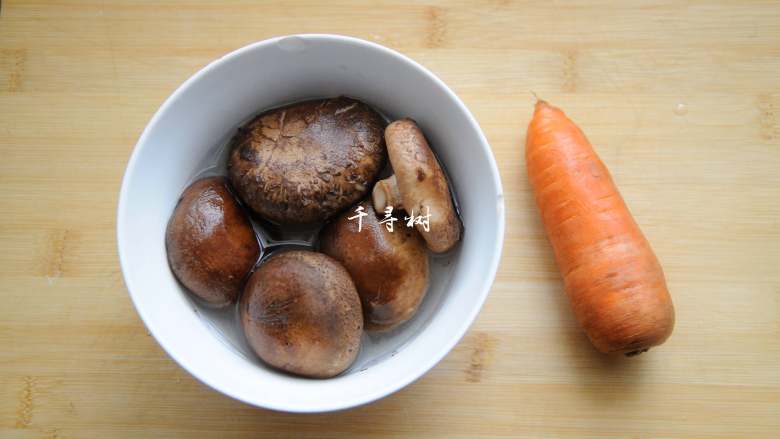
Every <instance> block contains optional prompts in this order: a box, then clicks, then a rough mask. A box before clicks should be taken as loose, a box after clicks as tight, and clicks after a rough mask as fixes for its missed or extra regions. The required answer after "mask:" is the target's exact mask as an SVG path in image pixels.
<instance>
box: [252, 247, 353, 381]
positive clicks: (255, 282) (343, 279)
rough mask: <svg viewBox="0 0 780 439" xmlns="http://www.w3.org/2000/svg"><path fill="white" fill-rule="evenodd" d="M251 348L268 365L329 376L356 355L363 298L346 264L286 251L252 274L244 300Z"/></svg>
mask: <svg viewBox="0 0 780 439" xmlns="http://www.w3.org/2000/svg"><path fill="white" fill-rule="evenodd" d="M239 309H240V315H241V325H242V328H243V330H244V334H245V336H246V339H247V341H248V342H249V345H250V346H251V348H252V350H253V351H254V352H255V353H256V354H257V356H258V357H260V358H261V359H262V360H263V361H265V362H266V363H268V364H269V365H271V366H273V367H275V368H278V369H281V370H284V371H287V372H290V373H294V374H297V375H303V376H307V377H312V378H328V377H332V376H335V375H338V374H339V373H341V372H343V371H344V370H346V369H347V368H348V367H349V366H350V365H351V364H352V363H353V362H354V361H355V358H356V357H357V354H358V351H359V349H360V337H361V334H362V331H363V316H362V314H361V309H360V299H359V298H358V294H357V291H356V290H355V285H354V283H353V282H352V279H351V278H350V276H349V273H347V270H345V269H344V267H342V266H341V264H339V263H338V262H337V261H336V260H334V259H333V258H330V257H328V256H326V255H324V254H322V253H316V252H313V251H308V250H289V251H282V252H281V253H277V254H275V255H273V256H270V257H269V258H268V259H267V260H265V261H264V262H263V263H262V264H261V265H260V267H258V269H257V270H256V271H255V272H254V273H253V274H252V276H251V277H250V278H249V281H248V282H247V285H246V289H245V291H244V294H243V296H242V297H241V302H240V305H239Z"/></svg>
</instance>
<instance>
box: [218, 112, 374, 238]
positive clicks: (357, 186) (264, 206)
mask: <svg viewBox="0 0 780 439" xmlns="http://www.w3.org/2000/svg"><path fill="white" fill-rule="evenodd" d="M384 125H385V122H384V120H383V119H382V117H381V116H380V115H379V114H378V113H377V112H375V111H374V110H373V109H371V107H369V106H368V105H366V104H364V103H362V102H360V101H356V100H354V99H349V98H344V97H340V98H335V99H325V100H314V101H307V102H301V103H298V104H293V105H290V106H287V107H283V108H278V109H275V110H271V111H268V112H266V113H263V114H261V115H259V116H257V117H256V118H255V119H253V120H252V121H250V122H249V123H248V124H246V125H245V126H244V127H242V128H240V129H239V131H238V133H237V134H236V135H235V137H234V138H233V141H232V143H233V150H232V151H231V154H230V158H229V160H228V175H229V177H230V181H231V182H232V184H233V186H234V187H235V188H236V191H237V192H238V194H239V196H240V197H241V199H242V200H244V202H245V203H246V204H247V205H248V206H249V207H251V208H252V209H253V210H254V211H255V212H257V213H258V214H259V215H261V216H262V217H264V218H266V219H268V220H270V221H273V222H277V223H294V224H308V223H314V222H318V221H323V220H325V219H328V218H330V217H331V216H333V215H334V214H336V213H338V212H339V211H341V210H343V209H345V208H347V207H348V206H350V205H352V204H354V203H355V202H357V201H358V200H360V199H361V198H363V196H365V195H366V194H367V193H368V190H369V189H370V187H371V185H372V184H373V182H374V181H375V179H376V178H377V175H378V174H379V172H380V171H381V169H382V168H383V166H384V157H385V145H384V139H383V137H382V130H383V128H384Z"/></svg>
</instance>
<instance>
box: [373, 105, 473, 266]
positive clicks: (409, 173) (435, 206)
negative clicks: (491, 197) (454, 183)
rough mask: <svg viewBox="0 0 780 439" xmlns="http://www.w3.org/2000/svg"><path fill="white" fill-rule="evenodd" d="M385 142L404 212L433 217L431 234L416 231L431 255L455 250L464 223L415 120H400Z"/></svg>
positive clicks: (388, 131) (445, 180)
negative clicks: (453, 248)
mask: <svg viewBox="0 0 780 439" xmlns="http://www.w3.org/2000/svg"><path fill="white" fill-rule="evenodd" d="M385 142H386V143H387V153H388V156H389V157H390V164H391V165H392V166H393V172H394V173H395V180H396V184H397V186H398V192H399V193H400V195H401V200H402V202H403V209H404V210H406V211H407V212H408V213H409V214H410V215H414V216H419V215H427V214H429V213H430V219H429V220H430V222H429V230H428V231H426V230H425V229H424V228H423V226H422V225H420V224H416V227H417V231H418V232H420V234H421V235H422V237H423V239H425V242H426V243H427V244H428V248H429V249H431V251H433V252H436V253H442V252H445V251H447V250H449V249H451V248H452V247H453V246H454V245H455V243H457V242H458V241H459V240H460V235H461V223H460V219H459V218H458V215H457V213H456V212H455V208H454V207H453V204H452V195H451V194H450V188H449V185H448V184H447V178H446V177H445V175H444V172H443V171H442V169H441V166H440V165H439V161H438V160H437V159H436V156H434V155H433V151H431V148H430V146H429V145H428V141H427V140H426V139H425V136H424V135H423V133H422V131H421V130H420V128H419V127H418V126H417V124H416V123H415V122H414V121H413V120H412V119H408V118H407V119H401V120H397V121H395V122H393V123H391V124H390V125H388V126H387V128H386V129H385Z"/></svg>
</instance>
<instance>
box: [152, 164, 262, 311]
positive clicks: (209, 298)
mask: <svg viewBox="0 0 780 439" xmlns="http://www.w3.org/2000/svg"><path fill="white" fill-rule="evenodd" d="M165 243H166V248H167V251H168V262H169V264H170V266H171V270H172V271H173V274H174V275H175V276H176V278H177V279H179V281H180V282H181V283H182V284H183V285H184V286H185V287H186V288H187V289H188V290H190V291H191V292H192V293H193V294H194V295H195V296H197V297H198V298H200V299H202V300H203V301H204V302H206V303H207V304H209V305H212V306H216V307H220V306H225V305H228V304H230V303H234V302H235V301H236V300H237V299H238V296H239V294H240V293H241V289H242V286H243V283H244V280H245V279H246V277H247V274H248V273H249V271H250V270H251V269H252V267H253V266H254V264H255V262H256V261H257V258H258V256H259V253H260V246H259V244H258V242H257V238H256V237H255V234H254V231H253V230H252V225H251V224H250V222H249V218H248V217H247V214H246V213H245V212H244V211H243V209H242V208H241V206H239V204H238V202H237V201H236V200H235V198H233V195H232V194H231V193H230V191H229V190H228V187H227V181H226V180H225V179H224V178H223V177H210V178H204V179H201V180H198V181H196V182H195V183H192V185H190V186H189V187H188V188H187V189H185V191H184V193H182V196H181V198H180V199H179V202H178V204H177V205H176V208H175V210H174V212H173V216H172V217H171V220H170V222H169V223H168V228H167V230H166V234H165Z"/></svg>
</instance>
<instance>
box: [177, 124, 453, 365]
mask: <svg viewBox="0 0 780 439" xmlns="http://www.w3.org/2000/svg"><path fill="white" fill-rule="evenodd" d="M380 114H382V113H381V112H380ZM252 117H254V115H253V116H252ZM252 117H250V118H247V119H246V120H244V121H242V122H241V123H239V124H237V125H236V127H235V128H234V129H233V130H231V131H230V132H229V133H227V134H226V135H225V137H224V138H223V139H222V140H221V142H219V144H218V146H217V147H215V148H214V149H213V151H212V152H211V153H210V154H208V155H207V156H206V157H204V159H203V161H202V162H201V166H200V167H199V169H200V171H199V172H197V173H196V174H195V175H194V176H193V178H192V179H191V180H190V181H189V182H188V185H189V184H191V183H192V182H194V181H196V180H199V179H201V178H205V177H213V176H225V175H227V160H228V155H229V154H230V140H231V138H232V137H233V135H234V134H235V131H236V129H237V128H238V127H239V126H242V125H244V124H245V123H246V122H248V121H249V120H251V119H252ZM383 117H385V120H386V121H390V120H391V119H390V118H388V117H386V116H385V115H383ZM444 171H445V175H446V169H445V170H444ZM380 175H382V176H387V175H390V168H389V165H388V167H387V169H385V170H384V171H383V172H382V173H381V174H380ZM452 187H453V186H452V185H451V184H450V188H452ZM183 190H184V188H182V191H183ZM453 201H454V202H455V206H456V209H457V208H458V206H457V197H456V196H454V194H453ZM247 211H249V210H248V209H247ZM251 221H252V226H253V228H254V229H255V232H256V235H257V237H258V241H259V243H260V247H261V249H262V250H261V251H262V254H261V257H260V258H259V260H258V264H257V265H260V264H262V263H263V261H264V260H265V259H266V258H267V257H269V256H270V255H272V254H274V253H276V252H278V251H284V250H285V249H291V248H307V249H316V240H317V236H318V233H319V230H320V228H321V226H318V227H308V228H300V227H285V226H281V225H273V224H270V223H267V222H265V221H264V220H262V219H260V218H257V217H256V216H254V215H252V217H251ZM459 254H460V252H459V246H456V248H454V249H453V250H451V251H449V252H447V253H446V254H441V255H438V254H433V253H430V252H429V258H428V261H429V264H428V265H429V277H428V290H427V291H426V293H425V297H424V299H423V301H422V303H421V304H420V308H419V309H418V310H417V312H416V313H415V315H414V316H413V317H412V318H411V319H409V321H407V322H406V323H404V324H402V325H400V326H398V327H396V328H394V329H393V330H391V331H386V332H368V331H364V332H363V338H362V343H361V348H360V353H359V354H358V358H357V359H356V360H355V362H354V363H353V364H352V366H351V367H350V368H349V369H348V370H347V371H345V372H344V374H351V373H360V372H363V371H365V370H366V369H368V368H369V367H371V366H372V365H374V364H378V363H380V362H382V361H383V360H384V359H386V358H389V357H392V356H393V355H395V354H396V353H397V352H398V351H399V350H401V349H402V348H403V347H404V345H406V344H407V343H409V342H410V341H412V340H413V339H414V337H415V336H416V335H417V334H419V333H420V332H422V331H423V330H424V329H425V327H426V326H427V325H428V323H429V322H430V320H431V318H432V317H433V315H434V314H435V313H436V312H437V310H438V308H439V307H440V305H441V303H442V299H443V297H444V295H445V294H446V292H447V291H448V290H449V282H450V279H451V277H452V273H453V271H454V270H455V268H456V266H457V261H458V255H459ZM257 265H256V266H257ZM187 297H188V299H189V301H190V303H191V304H192V309H193V311H194V312H195V313H196V314H197V315H198V316H199V317H200V319H201V321H202V322H203V323H204V324H205V325H206V326H207V327H208V328H209V329H210V331H211V332H212V333H213V334H214V335H215V336H216V337H217V339H219V340H220V341H221V342H222V343H224V344H225V345H226V346H227V347H228V348H229V349H231V350H232V351H233V352H235V354H236V355H239V356H241V357H243V358H244V359H246V360H247V361H250V362H252V363H254V364H256V365H257V366H258V367H269V366H267V365H265V364H264V363H263V362H262V361H261V360H260V359H259V358H257V356H256V355H255V354H254V353H253V352H252V350H251V348H250V347H249V345H248V343H247V341H246V339H245V337H244V333H243V330H242V328H241V324H240V319H239V312H238V305H237V304H236V305H233V306H230V307H227V308H222V309H214V308H212V307H209V306H207V305H205V304H204V303H202V302H201V301H199V300H198V299H196V298H195V297H193V296H192V295H189V294H187Z"/></svg>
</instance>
